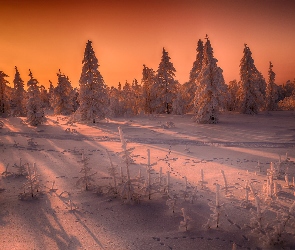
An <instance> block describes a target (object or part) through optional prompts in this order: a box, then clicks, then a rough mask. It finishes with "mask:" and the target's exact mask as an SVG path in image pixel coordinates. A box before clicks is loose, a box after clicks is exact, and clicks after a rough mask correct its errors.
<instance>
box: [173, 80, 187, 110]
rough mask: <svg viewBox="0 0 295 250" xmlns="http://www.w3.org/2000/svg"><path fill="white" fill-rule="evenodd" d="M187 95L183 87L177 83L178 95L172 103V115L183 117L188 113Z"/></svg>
mask: <svg viewBox="0 0 295 250" xmlns="http://www.w3.org/2000/svg"><path fill="white" fill-rule="evenodd" d="M187 111H188V107H187V95H186V89H185V87H184V86H183V85H181V84H180V83H178V82H177V94H176V97H175V99H174V100H173V103H172V114H174V115H183V114H185V113H187Z"/></svg>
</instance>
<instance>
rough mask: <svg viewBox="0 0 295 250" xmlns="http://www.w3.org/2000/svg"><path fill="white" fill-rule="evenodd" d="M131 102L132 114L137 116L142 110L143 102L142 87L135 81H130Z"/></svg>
mask: <svg viewBox="0 0 295 250" xmlns="http://www.w3.org/2000/svg"><path fill="white" fill-rule="evenodd" d="M131 89H132V101H133V108H132V113H133V114H134V115H138V114H139V113H140V112H141V110H142V105H143V100H142V86H141V85H140V84H139V83H138V81H137V79H134V80H133V81H132V85H131Z"/></svg>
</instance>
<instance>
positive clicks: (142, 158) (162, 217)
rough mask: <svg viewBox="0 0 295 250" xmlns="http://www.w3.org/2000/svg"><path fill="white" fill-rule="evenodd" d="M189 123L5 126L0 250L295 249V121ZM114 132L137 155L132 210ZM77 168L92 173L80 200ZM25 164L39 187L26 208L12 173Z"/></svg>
mask: <svg viewBox="0 0 295 250" xmlns="http://www.w3.org/2000/svg"><path fill="white" fill-rule="evenodd" d="M191 117H192V116H191V115H184V116H176V115H155V116H137V117H130V118H116V119H105V120H103V121H101V122H97V123H95V124H91V123H90V124H86V123H78V122H76V123H75V122H74V123H72V122H69V121H70V119H69V117H67V116H54V115H51V114H47V122H46V123H45V124H43V125H39V126H38V127H32V126H29V125H27V124H26V123H25V118H15V117H10V118H7V119H5V118H1V121H2V122H3V124H4V125H3V127H2V128H1V129H0V136H1V137H0V173H3V174H2V178H1V179H0V189H1V192H0V235H1V240H0V249H71V250H75V249H116V250H127V249H128V250H129V249H130V250H148V249H159V250H162V249H163V250H165V249H173V250H177V249H187V250H189V249H208V250H209V249H272V248H273V249H295V238H294V235H295V224H294V223H295V205H294V204H295V203H294V201H295V198H294V191H295V190H294V177H295V164H294V162H295V126H294V125H295V113H294V112H292V111H273V112H268V113H260V114H258V115H255V116H249V115H243V114H237V113H223V114H221V116H220V123H219V124H204V125H202V124H196V123H194V122H193V121H192V120H191ZM118 127H121V129H122V131H123V134H124V137H125V140H126V141H127V149H130V148H133V147H134V150H133V151H132V152H131V156H132V160H133V161H134V162H133V164H131V165H130V166H129V171H130V178H131V180H132V181H131V182H132V188H133V189H132V190H133V191H132V193H131V197H129V198H130V200H129V201H128V197H127V198H126V196H125V195H123V191H122V190H123V189H124V187H126V186H124V183H123V184H122V181H124V182H125V184H126V183H127V182H126V174H127V173H126V171H127V168H126V164H125V163H124V160H123V158H122V155H121V154H119V152H121V151H122V147H121V146H122V143H121V141H120V135H119V132H118ZM148 149H149V150H150V164H151V165H152V166H151V168H152V171H150V179H148V172H147V164H148V153H147V150H148ZM106 150H108V151H106ZM108 152H109V155H110V158H111V160H112V163H113V165H114V166H117V167H116V171H117V174H116V181H117V182H118V183H117V185H118V186H120V187H118V190H117V191H118V194H114V192H111V191H113V190H114V189H112V188H111V187H110V186H112V187H114V184H113V183H114V179H113V178H112V176H111V175H110V159H109V157H108ZM82 153H83V156H82ZM82 157H84V159H86V158H88V159H89V160H88V166H89V167H91V168H92V169H91V173H94V172H96V174H95V175H93V176H92V178H93V179H94V182H91V186H90V187H89V190H88V191H86V190H85V187H84V186H77V185H76V183H77V181H78V180H79V178H81V176H82V175H81V173H79V172H80V170H81V167H82V166H83V161H82V162H81V160H82ZM20 158H21V163H20ZM280 158H281V161H280V160H279V159H280ZM258 162H259V163H258ZM271 162H272V163H273V165H272V166H273V168H272V167H271ZM27 163H29V166H31V169H33V168H32V166H33V164H34V163H35V169H36V173H37V174H38V175H39V179H40V187H39V188H38V192H34V197H31V195H30V191H29V190H28V189H26V190H25V193H24V188H23V184H24V183H28V180H27V179H28V178H27V177H26V176H22V175H21V174H20V172H19V171H20V168H19V167H17V166H20V165H24V166H26V167H27ZM153 163H157V164H156V165H153ZM7 166H8V167H7ZM120 168H121V169H122V172H123V176H125V177H124V178H123V179H122V178H121V174H120ZM140 170H141V171H140ZM201 171H203V181H202V176H201ZM168 172H169V174H170V179H169V180H170V182H169V185H167V184H168V177H167V176H168ZM161 173H162V174H161ZM186 180H187V184H186ZM131 182H130V183H131ZM147 183H149V185H148V184H147ZM225 183H226V184H225ZM147 187H150V188H147ZM219 187H220V191H218V188H219ZM149 192H150V193H151V197H150V199H149V197H148V196H149V194H150V193H149ZM27 193H28V194H29V195H26V194H27ZM216 194H217V195H216ZM120 196H122V197H120ZM216 197H217V198H216ZM247 197H248V198H247ZM122 198H123V199H122ZM216 203H218V204H217V205H216ZM173 210H174V212H173ZM183 211H184V212H185V214H186V215H185V216H183ZM277 214H278V216H279V217H278V219H277V218H276V217H277ZM210 215H212V216H210ZM208 219H210V221H209V223H208ZM217 220H218V221H219V222H220V224H219V222H218V227H216V225H217ZM245 225H246V226H245ZM247 225H248V226H247Z"/></svg>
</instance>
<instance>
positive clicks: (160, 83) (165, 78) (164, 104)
mask: <svg viewBox="0 0 295 250" xmlns="http://www.w3.org/2000/svg"><path fill="white" fill-rule="evenodd" d="M170 59H171V58H170V57H169V55H168V52H167V51H166V50H165V48H163V52H162V58H161V62H160V64H159V67H158V70H157V74H156V80H155V84H154V85H153V86H152V96H155V99H154V100H153V104H152V106H153V108H154V109H155V112H156V113H167V114H170V113H171V111H172V103H173V100H174V99H175V98H176V94H177V81H175V80H174V77H175V72H176V70H175V68H174V66H173V63H172V62H170Z"/></svg>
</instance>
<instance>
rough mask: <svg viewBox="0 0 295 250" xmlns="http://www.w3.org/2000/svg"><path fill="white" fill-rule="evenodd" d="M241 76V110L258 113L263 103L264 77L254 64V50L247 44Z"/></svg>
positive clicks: (239, 96)
mask: <svg viewBox="0 0 295 250" xmlns="http://www.w3.org/2000/svg"><path fill="white" fill-rule="evenodd" d="M240 77H241V80H240V88H239V91H238V99H239V111H240V112H241V113H244V114H251V115H253V114H257V113H258V112H259V110H260V109H261V108H262V105H263V93H262V87H261V85H262V82H263V81H264V79H263V77H262V75H261V73H260V72H259V71H258V70H257V68H256V67H255V65H254V60H253V58H252V52H251V50H250V48H249V47H248V46H247V44H245V47H244V55H243V58H242V59H241V63H240Z"/></svg>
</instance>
